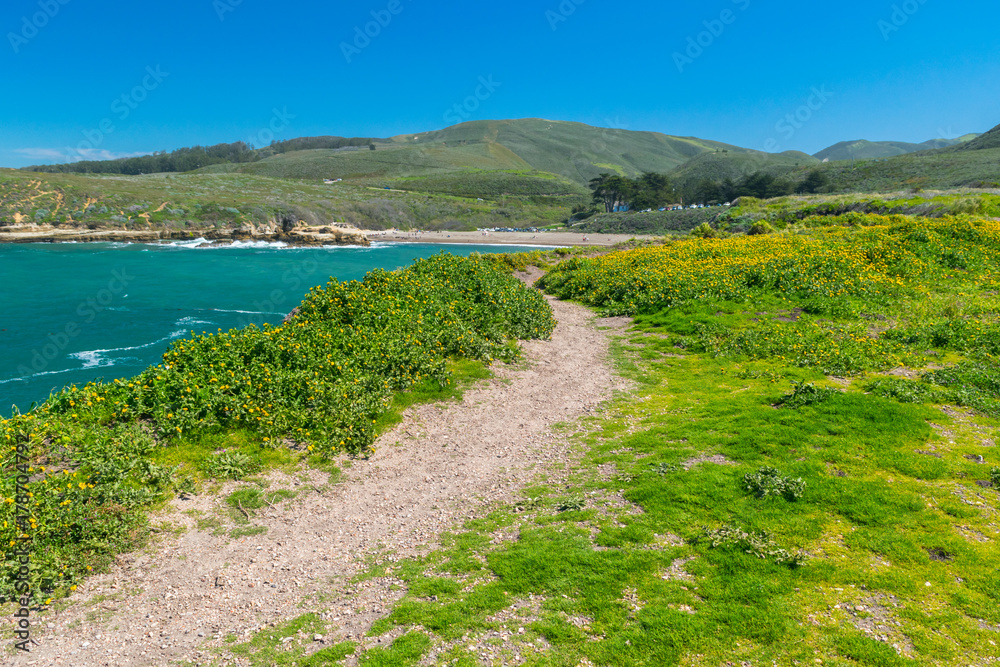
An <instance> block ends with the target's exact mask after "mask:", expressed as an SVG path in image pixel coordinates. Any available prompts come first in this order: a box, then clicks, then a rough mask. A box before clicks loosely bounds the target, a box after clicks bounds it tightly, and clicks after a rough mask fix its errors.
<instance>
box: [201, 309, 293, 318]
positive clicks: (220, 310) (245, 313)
mask: <svg viewBox="0 0 1000 667" xmlns="http://www.w3.org/2000/svg"><path fill="white" fill-rule="evenodd" d="M199 310H208V311H210V312H213V313H240V314H242V315H281V316H282V317H284V316H285V315H287V314H288V313H275V312H262V311H259V310H224V309H222V308H201V309H199Z"/></svg>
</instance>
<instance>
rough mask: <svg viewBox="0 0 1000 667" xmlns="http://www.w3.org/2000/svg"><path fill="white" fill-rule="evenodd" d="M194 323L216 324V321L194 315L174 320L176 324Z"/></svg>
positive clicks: (179, 325) (181, 325) (184, 325)
mask: <svg viewBox="0 0 1000 667" xmlns="http://www.w3.org/2000/svg"><path fill="white" fill-rule="evenodd" d="M192 324H215V322H208V321H206V320H199V319H195V318H193V317H185V318H182V319H179V320H177V321H176V322H174V325H175V326H178V327H186V326H189V325H192Z"/></svg>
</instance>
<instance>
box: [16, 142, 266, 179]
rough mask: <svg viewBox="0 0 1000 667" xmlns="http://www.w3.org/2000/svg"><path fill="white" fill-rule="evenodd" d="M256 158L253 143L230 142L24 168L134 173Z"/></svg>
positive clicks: (85, 172) (97, 172) (174, 169)
mask: <svg viewBox="0 0 1000 667" xmlns="http://www.w3.org/2000/svg"><path fill="white" fill-rule="evenodd" d="M259 159H260V155H259V154H258V153H257V151H255V150H254V148H253V146H251V145H249V144H247V143H244V142H242V141H237V142H235V143H232V144H216V145H215V146H193V147H191V148H180V149H178V150H175V151H171V152H170V153H167V152H165V151H160V152H157V153H153V154H152V155H143V156H141V157H131V158H121V159H118V160H99V161H98V160H84V161H81V162H71V163H68V164H53V165H42V166H34V167H26V168H25V169H26V170H27V171H43V172H49V173H76V174H127V175H137V174H155V173H162V172H184V171H192V170H194V169H199V168H201V167H207V166H208V165H212V164H229V163H243V162H256V161H257V160H259Z"/></svg>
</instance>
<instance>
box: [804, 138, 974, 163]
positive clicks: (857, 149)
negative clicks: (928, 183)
mask: <svg viewBox="0 0 1000 667" xmlns="http://www.w3.org/2000/svg"><path fill="white" fill-rule="evenodd" d="M978 136H979V135H978V134H966V135H965V136H962V137H959V138H957V139H931V140H930V141H925V142H923V143H921V144H913V143H908V142H905V141H867V140H865V139H858V140H857V141H841V142H840V143H837V144H834V145H833V146H830V147H829V148H824V149H823V150H821V151H820V152H818V153H816V154H815V157H816V158H817V159H819V160H820V161H823V162H827V161H829V162H836V161H838V160H874V159H879V158H888V157H896V156H898V155H907V154H909V153H918V152H920V151H927V150H934V149H937V148H948V147H950V146H957V145H961V144H964V143H966V142H968V141H971V140H973V139H975V138H976V137H978Z"/></svg>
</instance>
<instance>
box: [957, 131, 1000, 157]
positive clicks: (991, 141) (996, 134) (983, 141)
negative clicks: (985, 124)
mask: <svg viewBox="0 0 1000 667" xmlns="http://www.w3.org/2000/svg"><path fill="white" fill-rule="evenodd" d="M991 148H1000V125H997V126H996V127H994V128H993V129H992V130H990V131H989V132H987V133H986V134H980V135H979V136H977V137H976V138H975V139H972V140H971V141H968V142H966V143H964V144H961V145H960V146H956V147H955V150H959V151H981V150H989V149H991Z"/></svg>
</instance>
